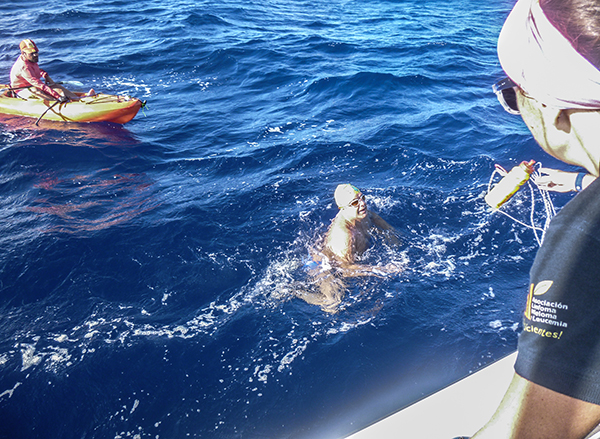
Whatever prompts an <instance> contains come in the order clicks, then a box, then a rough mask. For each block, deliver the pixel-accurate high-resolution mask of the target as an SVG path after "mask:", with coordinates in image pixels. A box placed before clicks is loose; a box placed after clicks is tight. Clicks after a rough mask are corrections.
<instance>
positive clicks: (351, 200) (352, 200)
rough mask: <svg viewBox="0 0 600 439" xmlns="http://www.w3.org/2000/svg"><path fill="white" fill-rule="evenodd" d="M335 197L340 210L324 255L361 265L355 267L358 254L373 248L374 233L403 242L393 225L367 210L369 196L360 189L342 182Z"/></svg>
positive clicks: (351, 265) (345, 265)
mask: <svg viewBox="0 0 600 439" xmlns="http://www.w3.org/2000/svg"><path fill="white" fill-rule="evenodd" d="M334 197H335V202H336V204H337V206H338V208H339V211H338V213H337V215H336V216H335V218H334V219H333V221H332V222H331V225H330V226H329V230H328V231H327V234H326V235H325V246H324V247H325V248H324V254H325V255H326V256H328V257H332V258H333V259H335V260H337V262H338V263H339V264H340V265H341V266H342V267H343V268H346V269H348V268H361V267H355V266H356V264H355V261H356V257H357V256H360V255H361V254H363V253H364V252H365V251H366V250H367V249H368V248H369V245H370V242H371V237H372V234H373V233H379V232H384V233H386V237H387V238H388V241H391V243H393V244H399V243H400V242H399V240H398V238H397V236H396V235H395V234H394V229H393V227H392V226H390V225H389V224H388V223H387V222H386V221H385V220H384V219H383V218H381V217H380V216H379V215H377V214H376V213H375V212H371V211H370V210H369V209H367V203H366V201H365V196H364V195H363V193H362V192H361V191H360V190H359V189H358V188H356V187H355V186H353V185H351V184H340V185H338V187H337V188H336V190H335V194H334ZM364 268H365V267H362V271H364Z"/></svg>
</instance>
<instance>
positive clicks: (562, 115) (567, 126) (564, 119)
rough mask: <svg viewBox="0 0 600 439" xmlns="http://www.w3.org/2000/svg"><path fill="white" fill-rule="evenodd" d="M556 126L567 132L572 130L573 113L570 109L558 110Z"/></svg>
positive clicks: (555, 120)
mask: <svg viewBox="0 0 600 439" xmlns="http://www.w3.org/2000/svg"><path fill="white" fill-rule="evenodd" d="M554 126H555V127H556V129H557V130H560V131H562V132H564V133H566V134H569V133H570V132H571V113H570V111H568V110H558V112H557V115H556V117H555V119H554Z"/></svg>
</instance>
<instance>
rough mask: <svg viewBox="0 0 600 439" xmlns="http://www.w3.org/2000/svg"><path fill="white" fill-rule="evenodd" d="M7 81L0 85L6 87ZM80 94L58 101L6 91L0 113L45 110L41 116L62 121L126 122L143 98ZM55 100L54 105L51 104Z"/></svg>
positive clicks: (25, 113) (35, 114) (34, 114)
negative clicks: (13, 95)
mask: <svg viewBox="0 0 600 439" xmlns="http://www.w3.org/2000/svg"><path fill="white" fill-rule="evenodd" d="M8 87H9V86H8V85H0V89H1V88H8ZM76 94H77V95H79V96H80V99H79V100H78V101H69V102H64V103H57V102H56V101H48V100H43V99H22V98H18V97H10V96H8V93H4V94H0V114H12V115H16V116H25V117H34V118H36V119H37V118H39V117H40V116H41V115H42V114H44V112H45V111H47V110H48V109H49V108H50V107H52V108H51V109H50V110H48V111H47V113H46V114H44V118H43V119H44V120H56V121H62V122H113V123H120V124H123V123H127V122H129V121H130V120H131V119H133V118H134V117H135V115H136V114H137V112H138V111H139V109H140V108H142V107H143V106H144V104H145V102H142V101H140V100H139V99H137V98H133V97H131V96H117V95H109V94H104V93H98V94H96V95H94V96H86V95H85V94H84V93H76ZM54 104H56V105H54Z"/></svg>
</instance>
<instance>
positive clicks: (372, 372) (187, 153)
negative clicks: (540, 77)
mask: <svg viewBox="0 0 600 439" xmlns="http://www.w3.org/2000/svg"><path fill="white" fill-rule="evenodd" d="M512 4H513V1H512V0H501V1H498V2H494V3H492V4H490V3H485V2H479V1H475V0H457V1H454V2H448V1H445V0H430V1H427V2H422V1H418V0H360V1H359V0H337V1H323V0H313V1H296V0H292V1H281V0H262V1H260V2H258V1H254V0H244V1H241V0H225V1H212V0H205V1H190V0H173V1H170V2H164V1H158V0H148V1H146V2H129V1H123V0H104V1H98V0H82V1H78V2H59V1H57V0H44V1H39V0H32V1H29V2H26V3H25V2H20V1H16V0H5V1H4V3H3V5H2V7H1V9H0V12H1V16H2V19H3V26H2V28H1V29H0V35H1V38H0V49H1V50H0V71H2V72H4V73H3V74H2V75H3V76H2V77H3V79H2V80H0V82H4V83H6V82H8V72H9V70H10V67H11V66H12V63H13V62H14V60H15V59H16V58H17V56H18V55H19V52H18V43H19V41H20V40H21V39H23V38H32V39H33V40H34V41H36V43H37V44H38V46H39V48H40V51H41V53H40V65H41V67H42V68H44V69H45V70H47V71H48V72H49V73H50V75H51V76H52V78H53V79H54V80H78V81H81V82H83V83H84V84H85V88H84V89H83V90H82V91H87V89H88V88H92V87H93V88H94V89H95V90H96V91H103V92H108V93H123V94H130V95H132V96H136V97H138V98H140V99H143V100H147V101H148V105H147V107H146V108H145V109H143V111H140V113H139V114H138V115H137V116H136V118H135V119H134V120H133V121H132V122H130V123H128V124H126V125H124V126H120V125H111V124H63V123H54V122H49V121H44V120H42V122H40V125H39V127H36V126H34V125H33V121H32V120H27V119H19V118H14V117H12V118H11V117H2V118H0V219H1V221H0V437H1V438H81V437H86V438H126V437H137V438H146V437H152V438H184V437H202V438H342V437H344V436H346V435H348V434H350V433H352V432H354V431H356V430H357V429H360V428H362V427H364V426H366V425H368V424H370V423H372V422H374V421H376V420H377V419H380V418H381V417H383V416H386V415H388V414H390V413H392V412H394V411H396V410H398V409H400V408H402V407H404V406H406V405H408V404H410V403H412V402H414V401H415V400H418V399H419V398H422V397H423V396H425V395H427V394H430V393H431V392H433V391H435V390H437V389H439V388H441V387H443V386H445V385H447V384H449V383H451V382H452V381H454V380H456V379H457V378H459V377H461V376H464V375H466V374H468V373H471V372H473V371H475V370H477V369H478V368H480V367H482V366H483V365H485V364H488V363H490V362H491V361H493V360H494V359H497V358H499V357H501V356H503V355H504V354H507V353H508V352H510V351H512V350H514V349H515V346H516V339H517V334H518V331H519V322H520V319H521V317H520V314H521V310H522V307H523V301H524V296H525V294H526V286H527V280H528V270H529V267H530V265H531V262H532V260H533V257H534V255H535V252H536V250H537V248H538V247H537V243H536V241H535V238H534V235H533V233H532V231H531V230H528V229H527V228H525V227H523V226H522V225H520V224H518V223H515V222H514V221H512V220H510V219H509V218H507V217H505V216H503V215H499V214H497V213H492V212H491V211H490V210H489V209H487V208H486V206H485V203H484V201H483V195H484V193H485V191H486V189H487V185H488V182H489V178H490V175H491V173H492V171H493V169H494V164H496V163H499V164H501V165H503V166H505V167H510V166H514V165H515V164H517V163H518V162H520V161H521V160H529V159H534V160H537V161H542V162H544V165H547V166H552V165H553V164H555V161H553V159H551V158H550V157H548V156H547V155H545V154H544V153H543V152H542V151H541V149H539V148H538V147H537V146H536V144H535V142H534V141H533V139H532V138H531V135H530V134H529V131H528V130H527V128H526V127H525V126H524V124H523V122H522V121H521V119H520V118H519V117H516V116H511V115H509V114H507V113H505V112H504V111H503V109H502V108H501V107H500V105H499V104H498V102H497V100H496V98H495V96H494V95H493V94H492V92H491V87H490V86H491V84H492V83H494V82H495V81H496V80H498V79H500V78H501V77H502V71H501V68H500V65H499V63H498V60H497V56H496V40H497V35H498V33H499V31H500V27H501V25H502V23H503V21H504V19H505V18H506V16H507V14H508V12H509V11H510V9H511V7H512ZM346 182H351V183H353V184H355V185H356V186H358V187H360V188H361V189H362V190H363V192H364V193H365V194H366V196H367V203H368V205H369V207H370V208H371V209H373V210H374V211H376V212H378V213H379V214H380V215H381V216H382V217H383V218H385V219H386V220H387V221H388V222H389V223H390V224H391V225H393V226H394V227H395V228H396V229H397V230H398V231H399V233H400V234H401V235H402V236H403V241H404V242H403V245H401V246H399V247H393V248H392V247H386V246H385V245H374V246H373V247H372V248H371V249H369V251H368V252H367V254H366V255H365V261H366V262H368V263H375V264H376V263H388V262H390V261H395V262H398V261H400V262H402V263H403V264H405V266H406V268H405V271H404V272H403V273H401V274H400V275H396V276H388V277H385V278H359V279H352V280H350V281H349V283H348V288H347V291H346V294H345V296H344V300H343V302H342V304H341V306H340V309H339V311H338V312H337V313H333V314H331V313H326V312H323V311H322V310H321V309H320V308H319V307H318V306H314V305H310V304H308V303H306V302H304V301H302V300H300V299H298V298H296V297H295V295H294V294H293V291H294V289H295V288H297V287H298V285H304V286H306V285H307V284H308V280H307V278H306V273H305V272H304V271H303V270H302V265H303V263H304V262H305V260H306V258H307V256H308V249H309V248H310V247H311V246H312V245H313V243H314V242H315V241H317V240H318V238H319V236H321V235H322V234H323V233H324V232H325V231H326V229H327V226H328V225H329V223H330V221H331V219H332V218H333V217H334V216H335V214H336V210H337V209H336V207H335V205H334V203H333V191H334V189H335V187H336V186H337V185H338V184H339V183H346ZM567 199H568V197H566V196H565V197H564V198H560V197H557V198H555V203H556V205H557V207H558V208H560V206H561V205H562V204H564V202H566V201H567ZM507 209H508V210H509V211H510V212H511V214H513V215H514V216H516V217H517V218H519V219H522V220H524V221H528V219H529V216H530V212H531V205H530V204H529V195H528V194H527V192H526V191H521V192H519V193H518V194H517V195H516V197H515V199H514V200H513V201H512V202H511V205H510V206H509V207H507ZM540 209H541V208H540V207H539V204H538V207H537V210H536V211H535V212H536V213H535V215H537V214H538V212H539V210H540ZM536 218H537V217H536ZM376 244H377V243H376ZM379 244H381V243H379Z"/></svg>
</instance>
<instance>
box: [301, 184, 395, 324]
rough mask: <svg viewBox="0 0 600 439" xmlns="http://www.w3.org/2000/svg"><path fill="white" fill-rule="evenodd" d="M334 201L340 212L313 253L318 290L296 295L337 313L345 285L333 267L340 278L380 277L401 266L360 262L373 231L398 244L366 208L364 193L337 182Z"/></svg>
mask: <svg viewBox="0 0 600 439" xmlns="http://www.w3.org/2000/svg"><path fill="white" fill-rule="evenodd" d="M334 197H335V202H336V204H337V206H338V208H339V211H338V213H337V215H336V216H335V218H334V219H333V221H332V222H331V225H330V226H329V229H328V230H327V233H326V235H325V238H324V243H323V248H322V252H319V253H318V254H313V255H312V258H313V260H312V261H311V262H312V265H311V266H312V267H313V268H315V267H319V270H316V269H315V270H313V274H312V276H313V277H314V279H315V280H316V281H317V283H318V285H319V291H320V292H319V293H308V292H305V291H300V292H298V293H297V295H298V296H299V297H300V298H302V299H304V300H305V301H306V302H308V303H311V304H314V305H320V306H321V308H322V309H323V310H324V311H327V312H336V311H337V306H338V305H339V304H340V302H341V301H342V298H343V295H344V291H345V289H346V286H345V284H344V282H343V280H342V279H341V278H340V277H338V276H334V274H333V272H332V271H331V268H332V266H335V268H337V269H338V270H337V272H338V273H340V274H341V275H342V277H355V276H379V277H383V276H386V275H389V274H398V273H400V272H401V271H402V267H401V266H398V265H396V264H388V265H385V266H370V265H366V264H360V263H358V262H357V258H358V257H359V256H360V255H362V254H363V253H364V252H365V251H366V250H367V249H368V248H369V246H370V244H371V238H372V237H373V235H374V234H383V237H384V239H385V240H386V241H387V242H388V243H389V244H392V245H399V244H400V240H399V239H398V237H397V235H396V233H395V231H394V228H393V227H392V226H390V225H389V224H388V223H387V222H386V221H385V220H384V219H383V218H381V217H380V216H379V215H377V214H376V213H375V212H372V211H370V210H369V209H368V208H367V203H366V201H365V196H364V195H363V193H362V192H361V191H360V190H359V189H358V188H356V187H355V186H353V185H351V184H340V185H338V187H337V188H336V190H335V194H334Z"/></svg>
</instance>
